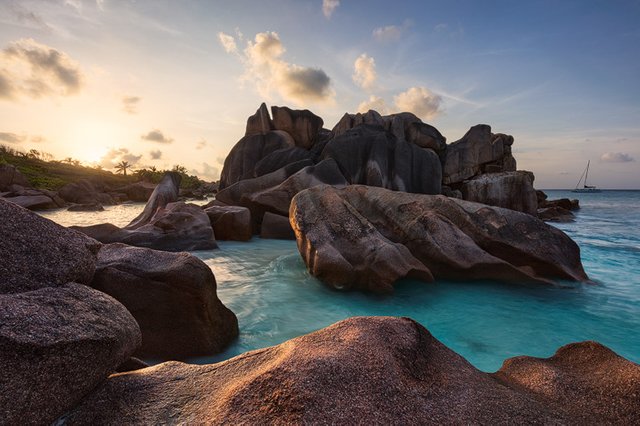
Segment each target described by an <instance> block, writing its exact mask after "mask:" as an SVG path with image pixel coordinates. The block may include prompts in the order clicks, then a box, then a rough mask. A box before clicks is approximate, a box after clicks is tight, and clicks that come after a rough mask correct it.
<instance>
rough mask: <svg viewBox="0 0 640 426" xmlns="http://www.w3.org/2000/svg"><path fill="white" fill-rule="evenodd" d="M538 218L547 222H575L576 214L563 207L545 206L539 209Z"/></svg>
mask: <svg viewBox="0 0 640 426" xmlns="http://www.w3.org/2000/svg"><path fill="white" fill-rule="evenodd" d="M537 214H538V218H539V219H540V220H544V221H545V222H573V221H574V220H575V218H576V216H575V215H574V214H573V213H571V211H569V210H567V209H563V208H562V207H544V208H541V209H538V212H537Z"/></svg>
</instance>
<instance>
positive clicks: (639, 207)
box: [43, 191, 640, 371]
mask: <svg viewBox="0 0 640 426" xmlns="http://www.w3.org/2000/svg"><path fill="white" fill-rule="evenodd" d="M547 193H548V194H549V197H550V198H562V197H567V198H578V199H579V200H580V204H581V206H582V208H581V210H580V211H579V212H578V213H577V219H576V221H575V222H573V223H568V224H558V225H556V226H558V228H560V229H562V230H563V231H564V232H566V233H567V234H569V236H570V237H571V238H573V239H574V240H575V241H576V242H577V243H578V244H579V246H580V249H581V254H582V262H583V264H584V267H585V270H586V271H587V274H588V275H589V276H590V278H591V279H592V280H594V281H595V282H596V283H597V284H596V285H588V284H583V285H582V284H581V285H574V286H571V287H569V288H546V287H545V288H540V287H530V286H519V285H506V284H500V283H495V282H489V281H484V282H468V283H467V282H446V281H438V282H436V283H422V282H418V281H413V280H405V281H402V282H400V283H398V284H397V286H396V291H395V293H394V294H393V295H391V296H384V297H382V296H373V295H365V294H360V293H341V292H337V291H333V290H331V289H329V288H327V287H326V286H324V285H323V284H322V283H321V282H319V281H318V280H316V279H315V278H313V277H311V276H310V275H309V274H308V273H307V271H306V268H305V265H304V263H303V262H302V259H301V257H300V256H299V254H298V251H297V248H296V244H295V242H294V241H278V240H261V239H260V238H254V239H253V240H252V241H250V242H247V243H239V242H225V241H222V242H219V245H220V249H218V250H210V251H199V252H194V253H193V254H195V255H196V256H198V257H199V258H200V259H202V260H203V261H204V262H205V263H207V264H208V265H209V266H210V267H211V269H212V270H213V272H214V274H215V276H216V279H217V282H218V296H219V297H220V299H221V300H222V301H223V302H224V304H225V305H226V306H228V307H229V308H230V309H231V310H232V311H233V312H235V313H236V315H237V316H238V320H239V323H240V338H239V339H238V340H237V341H236V342H235V343H234V344H233V345H231V346H230V347H229V348H228V349H227V350H226V351H225V352H224V353H222V354H219V355H216V356H214V357H207V358H199V359H195V360H193V361H194V362H200V363H203V362H216V361H220V360H224V359H227V358H230V357H232V356H235V355H238V354H240V353H242V352H245V351H248V350H252V349H257V348H262V347H266V346H271V345H275V344H278V343H281V342H283V341H285V340H288V339H291V338H293V337H296V336H299V335H301V334H305V333H308V332H311V331H314V330H317V329H319V328H322V327H325V326H327V325H330V324H332V323H334V322H336V321H339V320H341V319H344V318H347V317H351V316H355V315H392V316H407V317H411V318H413V319H415V320H417V321H418V322H420V323H421V324H423V325H424V326H425V327H427V328H428V329H429V331H431V333H432V334H433V335H434V336H436V337H437V338H438V339H440V341H442V342H443V343H444V344H446V345H447V346H449V347H450V348H451V349H453V350H455V351H456V352H458V353H459V354H461V355H462V356H464V357H465V358H466V359H467V360H469V361H470V362H471V363H472V364H474V365H475V366H476V367H478V368H479V369H481V370H484V371H495V370H497V369H498V368H500V365H501V364H502V361H503V360H504V359H505V358H509V357H512V356H516V355H532V356H541V357H547V356H550V355H552V354H553V353H554V352H555V350H556V349H557V348H558V347H560V346H562V345H565V344H567V343H571V342H577V341H582V340H597V341H599V342H601V343H603V344H605V345H607V346H609V347H610V348H612V349H613V350H615V351H616V352H618V353H619V354H620V355H623V356H624V357H626V358H628V359H630V360H632V361H635V362H640V337H638V336H640V191H604V192H601V193H599V194H573V193H571V192H569V191H547ZM142 207H143V205H142V204H125V205H119V206H113V207H109V208H108V210H107V211H105V212H97V213H94V212H67V211H52V212H47V213H44V214H43V216H45V217H49V218H50V219H52V220H54V221H57V222H59V223H61V224H63V225H66V226H68V225H89V224H96V223H102V222H111V223H114V224H116V225H120V226H123V225H125V224H127V223H128V222H129V221H130V220H131V219H132V218H133V217H135V216H136V215H137V214H138V213H139V212H140V211H141V209H142Z"/></svg>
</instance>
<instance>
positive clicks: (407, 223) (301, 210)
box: [290, 185, 587, 292]
mask: <svg viewBox="0 0 640 426" xmlns="http://www.w3.org/2000/svg"><path fill="white" fill-rule="evenodd" d="M290 217H291V224H292V226H293V229H294V231H295V233H296V238H297V243H298V250H299V251H300V254H301V255H302V257H303V259H304V261H305V263H306V264H307V267H308V268H309V271H310V272H311V273H312V274H313V275H314V276H317V277H318V278H320V279H321V280H323V281H324V282H325V283H327V284H329V285H331V286H333V287H335V288H339V289H349V288H353V289H361V290H369V291H374V292H389V291H392V289H393V283H394V282H395V281H396V280H398V279H400V278H403V277H415V278H419V279H422V280H425V281H429V280H432V277H438V278H443V279H453V280H469V279H473V280H478V279H491V280H499V281H505V282H512V283H538V284H551V283H552V282H553V280H574V281H586V280H587V275H586V274H585V272H584V270H583V268H582V264H581V262H580V249H579V248H578V246H577V244H576V243H575V242H573V240H571V239H570V238H569V237H568V236H567V235H566V234H564V233H563V232H562V231H560V230H558V229H556V228H554V227H552V226H549V225H547V224H545V223H544V222H542V221H540V220H538V219H537V218H536V217H533V216H531V215H528V214H525V213H521V212H517V211H513V210H509V209H503V208H499V207H490V206H487V205H484V204H479V203H473V202H469V201H462V200H457V199H454V198H448V197H445V196H441V195H437V196H430V195H423V194H408V193H404V192H397V191H389V190H385V189H382V188H375V187H367V186H361V185H351V186H347V187H346V188H344V189H336V188H332V187H329V186H316V187H314V188H310V189H307V190H304V191H302V192H300V193H298V195H296V196H295V197H294V199H293V200H292V201H291V210H290Z"/></svg>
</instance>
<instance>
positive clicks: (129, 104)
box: [122, 96, 142, 114]
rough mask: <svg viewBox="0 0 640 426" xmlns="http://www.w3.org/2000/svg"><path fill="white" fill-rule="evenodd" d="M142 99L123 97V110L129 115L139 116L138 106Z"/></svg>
mask: <svg viewBox="0 0 640 426" xmlns="http://www.w3.org/2000/svg"><path fill="white" fill-rule="evenodd" d="M141 100H142V98H140V97H139V96H123V97H122V109H123V110H124V112H126V113H127V114H137V113H138V104H139V103H140V101H141Z"/></svg>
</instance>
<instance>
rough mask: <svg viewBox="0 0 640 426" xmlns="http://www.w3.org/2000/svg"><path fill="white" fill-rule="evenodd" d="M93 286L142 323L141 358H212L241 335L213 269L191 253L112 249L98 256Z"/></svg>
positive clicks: (113, 246) (115, 246)
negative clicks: (220, 295) (222, 299)
mask: <svg viewBox="0 0 640 426" xmlns="http://www.w3.org/2000/svg"><path fill="white" fill-rule="evenodd" d="M90 285H91V287H93V288H95V289H97V290H100V291H102V292H104V293H106V294H108V295H110V296H112V297H113V298H115V299H116V300H118V301H119V302H120V303H122V304H123V305H124V306H125V307H126V308H127V309H128V310H129V312H131V314H132V315H133V317H134V318H135V319H136V321H137V322H138V324H140V329H141V330H142V347H141V348H140V349H139V351H138V352H137V355H138V356H141V357H150V358H154V359H181V358H183V357H187V356H196V355H204V354H212V353H217V352H220V351H221V350H222V349H223V348H224V347H226V346H227V345H228V344H229V342H230V341H231V340H233V339H234V338H236V337H237V336H238V320H237V319H236V316H235V315H234V314H233V312H231V311H230V310H229V309H227V308H226V307H225V306H224V305H223V304H222V302H220V300H219V299H218V297H217V295H216V281H215V278H214V276H213V273H212V272H211V269H210V268H209V267H208V266H207V265H206V264H205V263H204V262H202V261H201V260H200V259H198V258H196V257H194V256H192V255H190V254H188V253H166V252H161V251H156V250H150V249H145V248H137V247H129V246H126V245H124V244H108V245H105V246H103V247H102V248H101V249H100V251H99V252H98V263H97V265H96V272H95V276H94V278H93V281H92V282H91V284H90Z"/></svg>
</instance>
